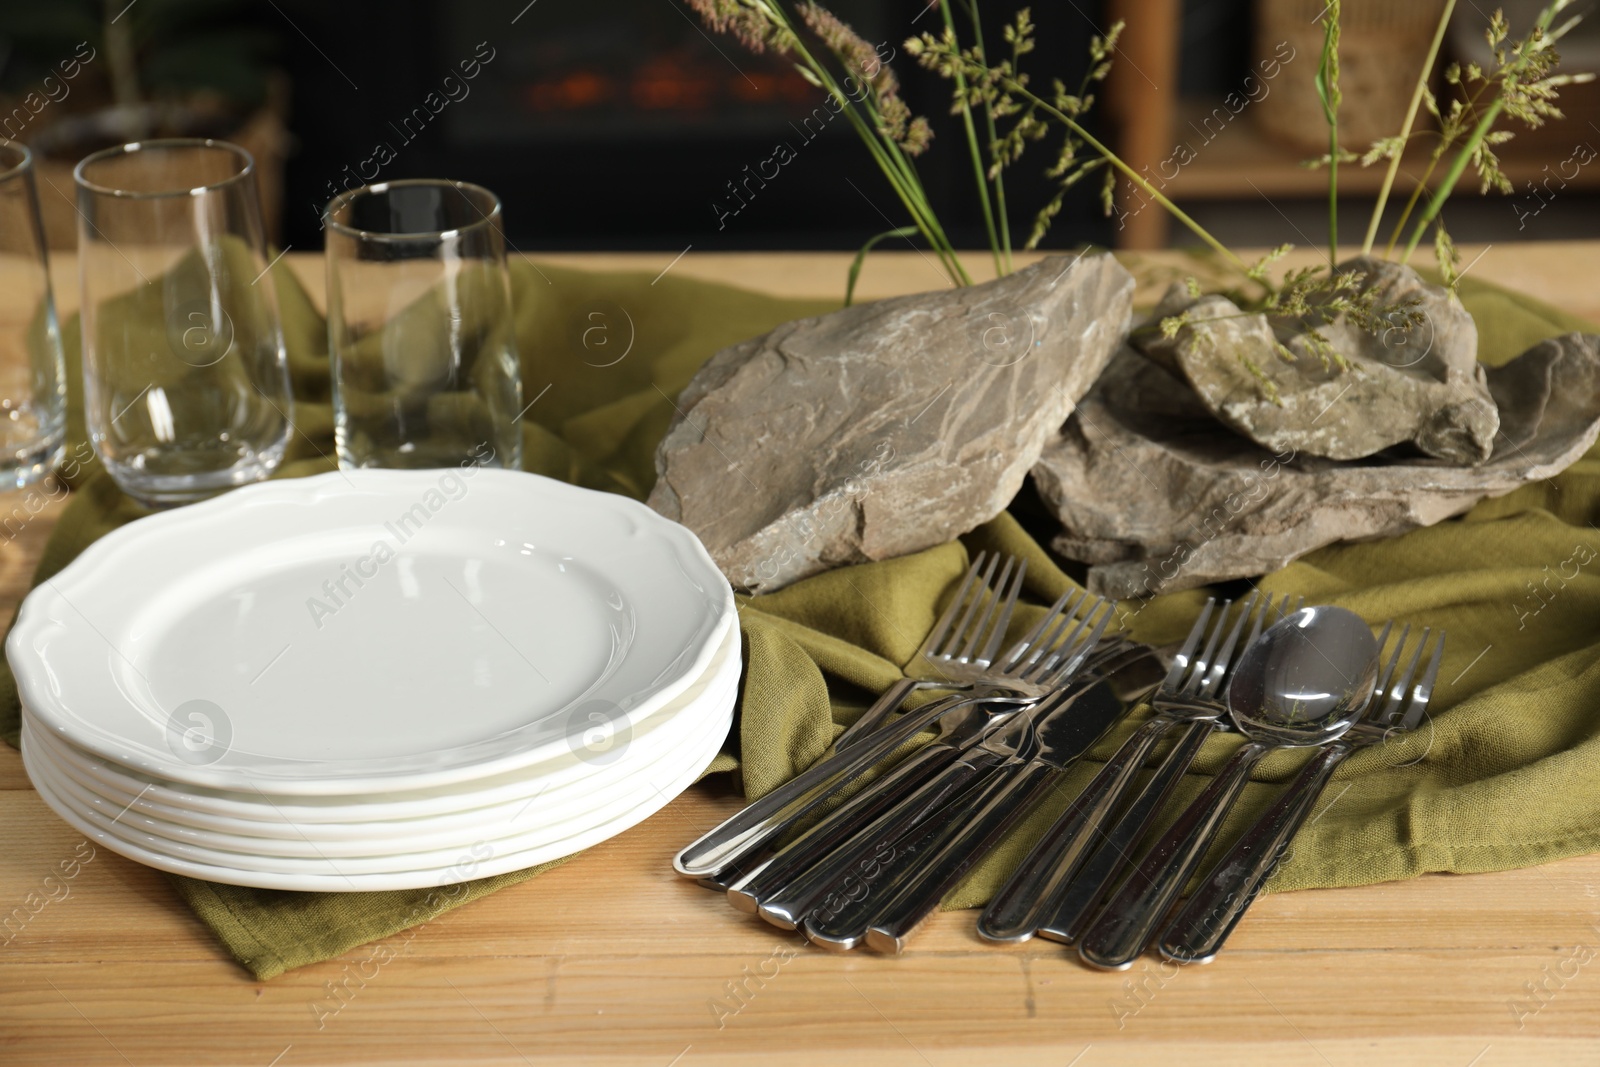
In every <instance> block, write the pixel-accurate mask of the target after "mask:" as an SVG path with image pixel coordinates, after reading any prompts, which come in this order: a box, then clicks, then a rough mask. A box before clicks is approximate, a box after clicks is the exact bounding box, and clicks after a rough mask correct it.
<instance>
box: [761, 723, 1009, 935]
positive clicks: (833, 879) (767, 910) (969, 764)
mask: <svg viewBox="0 0 1600 1067" xmlns="http://www.w3.org/2000/svg"><path fill="white" fill-rule="evenodd" d="M952 755H960V753H955V752H952ZM1000 758H1002V757H997V755H994V753H990V752H982V750H979V752H976V753H971V755H966V757H965V758H955V760H952V761H950V763H949V765H947V766H944V768H942V769H941V771H938V773H936V774H934V776H933V777H930V779H926V781H925V782H922V785H918V787H917V789H915V790H914V792H912V793H910V795H909V797H906V800H904V801H902V803H899V805H896V806H893V808H890V809H886V811H883V813H880V814H878V816H877V817H875V819H872V822H869V824H867V825H864V827H861V829H859V830H856V832H854V833H853V835H850V837H848V838H845V840H843V841H837V840H835V841H834V848H830V849H824V851H822V856H821V857H819V859H818V861H816V862H814V864H811V865H808V867H805V869H803V870H800V872H798V873H797V875H795V877H794V878H787V880H784V881H782V883H779V885H771V886H770V888H768V889H766V891H765V893H763V896H762V899H760V902H758V905H757V910H758V913H760V917H762V918H765V920H766V921H768V923H771V925H774V926H781V928H782V929H798V928H800V926H803V925H805V923H806V918H808V917H811V915H814V913H818V912H834V910H838V907H840V899H853V897H854V896H856V894H858V889H861V891H872V889H874V886H882V885H883V878H882V875H878V873H869V872H872V870H874V869H875V865H877V864H880V862H883V856H885V854H886V853H888V851H890V849H891V848H893V845H894V841H898V840H899V838H901V837H904V835H906V833H907V832H910V830H912V829H914V827H917V825H920V824H922V822H923V821H925V819H928V816H931V814H933V813H934V811H938V809H939V808H941V806H942V805H944V803H946V801H947V800H950V798H952V797H955V795H957V793H960V792H962V790H963V789H966V785H970V784H971V782H973V781H974V779H976V777H979V776H981V774H982V773H984V771H986V769H989V768H992V766H994V765H995V763H997V761H998V760H1000ZM875 857H877V859H875ZM760 873H765V869H763V870H762V872H760ZM774 881H776V880H774ZM862 933H866V926H864V925H862Z"/></svg>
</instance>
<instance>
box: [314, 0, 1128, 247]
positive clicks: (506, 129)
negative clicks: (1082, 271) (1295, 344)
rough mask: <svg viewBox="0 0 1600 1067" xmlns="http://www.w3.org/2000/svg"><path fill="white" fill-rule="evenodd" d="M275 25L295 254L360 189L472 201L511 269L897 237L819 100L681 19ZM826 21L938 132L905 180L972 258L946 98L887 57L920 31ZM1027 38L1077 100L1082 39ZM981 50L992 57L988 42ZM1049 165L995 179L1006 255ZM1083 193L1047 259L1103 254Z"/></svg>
mask: <svg viewBox="0 0 1600 1067" xmlns="http://www.w3.org/2000/svg"><path fill="white" fill-rule="evenodd" d="M524 5H526V6H524ZM283 6H284V10H285V12H286V13H287V14H288V15H289V16H290V17H291V18H292V19H293V20H294V21H295V22H296V23H297V24H298V25H299V26H300V27H301V28H302V29H304V31H305V34H306V35H308V36H309V38H310V39H309V40H307V38H306V37H305V36H301V35H299V34H288V35H285V37H284V40H285V43H286V45H287V46H288V55H287V57H286V58H287V60H288V62H289V65H290V67H291V70H292V73H293V76H294V83H295V103H294V118H293V123H292V125H293V128H294V129H295V131H296V133H297V137H298V142H299V143H298V151H297V153H296V155H295V156H294V157H293V158H292V160H291V163H290V169H289V186H288V196H287V201H288V206H287V209H286V212H287V216H288V217H287V220H286V226H285V236H286V239H287V240H288V241H290V242H291V243H293V244H294V245H295V246H296V247H315V246H316V245H317V244H319V243H320V239H321V238H320V233H319V232H318V230H319V227H318V210H319V208H320V206H321V205H322V204H323V203H325V202H326V200H327V199H328V198H329V197H330V196H331V195H332V194H333V193H334V192H337V191H338V190H339V189H341V188H343V187H345V186H346V185H353V184H360V183H361V182H363V181H365V180H370V179H371V178H372V176H373V175H378V176H379V177H381V178H403V177H422V176H429V177H436V176H450V177H458V178H463V179H467V180H470V181H475V182H479V183H481V184H483V185H486V186H488V187H489V188H491V189H493V190H495V191H496V192H497V193H499V194H500V195H501V198H502V200H503V201H504V202H505V205H506V219H507V232H508V235H509V236H510V237H511V239H512V240H513V241H514V242H515V243H516V244H517V246H518V247H519V248H521V249H523V250H525V251H535V250H539V249H550V250H557V249H661V250H672V251H681V250H682V249H684V248H685V247H686V246H688V245H690V244H691V243H692V244H693V245H694V247H695V248H697V249H701V250H711V249H745V248H838V249H854V248H857V247H859V246H860V245H861V243H862V242H863V241H865V240H866V239H867V238H868V237H870V236H872V235H873V234H875V233H879V232H881V231H883V230H887V229H890V228H892V227H895V226H900V225H903V224H905V223H906V222H908V221H909V219H908V217H907V216H906V214H905V212H904V210H903V208H901V206H900V205H899V203H898V202H897V201H896V199H895V197H894V194H893V192H892V191H891V189H890V188H889V186H888V185H887V183H886V182H885V181H884V180H883V178H882V176H881V175H880V174H879V173H878V172H877V170H876V168H875V166H874V165H873V164H872V162H871V160H870V158H869V157H868V155H867V153H866V151H865V150H864V149H863V147H862V146H861V144H860V143H859V141H858V140H857V139H856V136H855V134H854V133H853V131H851V130H850V129H849V127H848V124H847V122H846V120H845V119H843V118H841V117H836V116H835V115H834V114H833V113H832V112H831V111H830V110H829V109H828V108H827V107H826V104H827V97H826V94H825V93H824V92H823V91H822V90H821V89H819V88H817V87H815V86H812V85H811V84H809V83H808V82H807V81H806V80H805V79H803V78H802V77H801V76H800V75H799V74H798V73H797V72H796V71H795V70H794V68H793V66H792V65H791V64H790V63H789V62H788V61H787V60H784V59H782V58H779V57H775V56H771V55H753V54H751V53H750V52H749V51H747V50H746V49H745V48H743V47H742V46H741V45H740V44H739V43H738V42H737V41H734V40H732V39H730V38H727V37H723V36H718V35H711V34H709V33H708V32H706V31H704V30H703V28H702V26H701V24H700V22H699V20H698V18H697V17H695V16H694V15H693V13H692V12H691V11H690V10H689V9H688V8H687V7H686V6H685V5H683V4H682V3H681V2H680V0H603V2H600V3H594V2H585V0H535V2H534V3H531V4H528V3H527V0H493V2H491V0H399V2H397V3H395V4H392V5H387V6H386V7H385V11H386V12H387V14H386V15H385V16H384V17H383V18H382V19H381V20H377V21H374V20H373V19H371V18H370V13H369V12H368V11H366V10H356V11H346V10H344V9H343V8H340V7H325V6H321V5H312V4H310V3H308V2H307V0H295V2H293V3H285V4H284V5H283ZM830 6H831V8H832V9H833V10H834V11H835V12H836V13H837V14H839V15H840V16H841V17H843V18H845V19H846V20H847V21H849V22H850V23H851V24H852V25H853V26H854V27H855V28H856V29H857V30H858V31H859V32H860V33H861V35H862V36H863V37H865V38H866V39H867V40H868V41H870V42H872V43H873V44H879V43H880V42H881V43H882V45H883V49H884V51H883V54H886V55H887V54H894V55H895V56H896V57H897V58H896V59H895V60H894V61H893V67H894V69H895V71H896V73H897V74H898V75H899V76H900V78H901V80H902V82H903V83H904V85H905V96H906V99H907V100H908V102H909V103H910V104H911V106H912V107H913V109H914V110H916V111H917V112H918V113H921V114H926V115H928V117H929V118H930V119H931V120H932V121H934V122H935V126H936V132H937V137H936V139H935V144H934V147H933V149H932V150H930V152H929V153H927V154H926V155H924V156H923V157H922V158H921V159H920V160H919V161H918V166H919V169H920V171H921V173H922V176H923V180H924V182H925V183H926V185H927V187H928V189H929V191H930V195H931V196H932V198H933V200H934V202H935V205H936V207H937V209H938V210H939V212H940V214H941V217H942V218H943V219H944V221H945V224H946V228H947V229H948V230H950V231H951V232H952V235H953V236H954V238H955V239H956V241H957V242H958V243H959V244H965V245H969V246H981V245H983V244H984V241H985V239H984V235H983V231H982V229H981V219H980V218H979V216H978V215H977V214H976V213H975V211H974V210H972V207H971V204H972V199H973V196H972V181H973V179H972V172H971V163H970V160H969V159H968V156H967V153H966V148H965V144H964V143H963V141H962V135H961V132H960V128H959V127H958V126H957V125H956V124H955V121H954V120H953V119H951V118H950V116H949V115H948V110H949V96H948V87H947V85H946V83H944V82H942V81H940V80H939V79H938V78H937V77H934V76H933V75H931V74H928V73H927V72H924V71H921V70H918V69H917V68H916V67H915V65H914V64H913V63H912V62H910V59H909V57H908V56H906V55H905V54H904V51H903V47H902V44H903V42H904V40H905V38H906V37H907V36H909V35H911V34H912V33H914V32H917V31H919V30H921V29H924V28H935V27H936V25H937V23H938V21H939V15H938V12H937V11H936V10H935V11H931V12H930V11H927V10H926V9H925V6H924V3H923V0H839V2H836V3H834V4H832V5H830ZM1086 10H1091V9H1087V8H1086ZM994 13H995V14H996V15H997V16H998V15H1002V14H1009V13H1010V12H1009V11H1008V10H1007V11H1001V9H1000V8H999V7H996V8H995V10H994ZM1035 18H1036V20H1037V21H1039V22H1040V23H1041V26H1040V45H1039V49H1038V51H1037V52H1035V53H1034V54H1033V55H1032V56H1029V57H1028V59H1029V60H1030V61H1031V69H1032V70H1033V71H1034V76H1035V78H1036V79H1038V80H1039V81H1040V82H1041V83H1042V84H1046V85H1047V84H1048V82H1049V79H1050V78H1051V77H1062V78H1065V79H1068V80H1072V81H1075V80H1076V78H1077V77H1078V76H1079V75H1080V74H1081V71H1082V67H1083V64H1084V62H1085V59H1084V52H1085V48H1086V42H1087V39H1088V36H1089V34H1091V33H1092V32H1094V30H1093V28H1092V27H1091V26H1090V24H1089V22H1088V20H1087V19H1086V18H1085V17H1084V15H1082V14H1080V13H1079V12H1077V11H1075V10H1073V9H1072V7H1071V5H1065V6H1062V7H1061V8H1060V9H1059V10H1056V9H1052V10H1050V11H1048V12H1046V11H1036V12H1035ZM986 32H987V33H988V34H989V36H990V37H991V39H992V40H993V41H999V40H1000V26H999V25H998V24H996V25H995V26H994V27H993V28H992V29H990V30H987V31H986ZM889 50H892V53H891V52H890V51H889ZM1047 153H1048V149H1045V148H1042V147H1041V148H1040V149H1039V150H1038V151H1037V154H1036V155H1034V156H1033V157H1032V158H1030V159H1027V160H1025V161H1024V162H1023V164H1022V165H1021V166H1020V167H1019V169H1018V171H1017V173H1016V174H1015V175H1014V176H1013V178H1012V183H1011V184H1012V189H1013V194H1014V195H1013V202H1014V203H1015V204H1017V205H1018V207H1017V209H1016V210H1015V211H1014V212H1013V231H1014V234H1015V236H1016V239H1017V240H1018V241H1019V242H1020V240H1021V239H1022V238H1024V237H1025V236H1026V234H1027V230H1028V226H1029V224H1030V222H1031V218H1032V212H1033V211H1034V210H1036V209H1037V207H1038V206H1039V204H1041V203H1043V201H1044V200H1045V199H1046V198H1047V196H1048V188H1047V187H1046V185H1045V184H1044V182H1043V181H1042V180H1040V179H1039V177H1038V176H1039V174H1040V172H1041V171H1042V170H1043V168H1044V167H1045V166H1046V165H1048V163H1049V161H1050V159H1049V156H1048V154H1047ZM1094 193H1095V190H1093V189H1086V190H1083V192H1082V195H1081V196H1079V197H1078V198H1077V199H1076V201H1075V202H1073V203H1072V204H1071V205H1069V208H1068V210H1067V211H1065V212H1064V213H1063V215H1062V218H1061V219H1060V221H1059V222H1058V223H1057V226H1056V228H1055V230H1054V231H1053V233H1052V237H1051V241H1050V243H1051V244H1053V245H1056V246H1060V245H1066V244H1071V243H1074V242H1077V241H1082V240H1097V241H1105V240H1106V239H1107V237H1108V236H1109V228H1108V227H1107V225H1106V224H1105V221H1104V220H1103V219H1101V218H1100V217H1099V215H1098V212H1097V210H1096V209H1095V207H1094V199H1095V197H1094ZM901 247H905V245H904V244H903V243H902V244H901Z"/></svg>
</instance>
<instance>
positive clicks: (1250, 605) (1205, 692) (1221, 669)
mask: <svg viewBox="0 0 1600 1067" xmlns="http://www.w3.org/2000/svg"><path fill="white" fill-rule="evenodd" d="M1260 599H1261V594H1260V591H1259V590H1256V591H1252V592H1251V594H1250V595H1249V596H1247V597H1245V598H1244V600H1243V601H1242V603H1241V606H1240V609H1239V617H1238V619H1236V620H1234V624H1233V629H1232V630H1229V631H1228V639H1227V640H1226V641H1224V642H1223V643H1222V647H1221V648H1220V649H1218V650H1217V654H1216V657H1215V658H1214V659H1212V661H1211V662H1210V664H1208V666H1207V669H1206V677H1205V680H1204V681H1203V682H1201V684H1200V687H1199V690H1198V691H1197V693H1196V695H1197V696H1200V697H1204V698H1208V699H1209V698H1210V697H1213V696H1215V695H1216V692H1217V686H1219V685H1220V684H1221V683H1222V679H1223V676H1225V675H1226V674H1227V673H1228V663H1229V661H1231V660H1232V659H1233V650H1234V648H1235V646H1237V645H1238V643H1239V634H1240V632H1241V631H1242V630H1243V629H1244V624H1245V620H1246V619H1248V618H1250V615H1251V613H1252V612H1254V611H1255V610H1256V604H1257V603H1258V602H1259V600H1260ZM1268 603H1271V600H1270V598H1269V600H1268Z"/></svg>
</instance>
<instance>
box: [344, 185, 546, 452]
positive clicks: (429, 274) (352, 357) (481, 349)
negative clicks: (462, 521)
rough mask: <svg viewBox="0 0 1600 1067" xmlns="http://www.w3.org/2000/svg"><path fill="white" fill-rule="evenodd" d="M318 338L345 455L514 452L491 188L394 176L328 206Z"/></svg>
mask: <svg viewBox="0 0 1600 1067" xmlns="http://www.w3.org/2000/svg"><path fill="white" fill-rule="evenodd" d="M325 221H326V224H327V257H326V258H327V264H328V349H329V352H330V354H331V356H332V359H333V410H334V426H335V441H336V442H337V444H338V450H339V463H340V465H341V466H345V467H408V468H417V467H453V466H459V465H461V464H464V463H472V464H478V465H482V466H493V467H509V468H512V469H516V468H518V467H520V466H521V465H522V435H521V431H520V430H519V429H518V427H517V421H518V419H519V418H520V417H521V415H522V378H521V372H520V368H519V365H518V362H517V342H516V334H515V329H514V323H513V321H512V312H511V282H510V277H509V275H508V273H507V271H506V252H505V237H504V235H503V233H502V232H501V229H500V201H499V200H498V199H497V198H496V197H495V195H494V194H493V193H491V192H489V190H487V189H484V188H481V187H480V186H476V185H470V184H468V183H466V182H454V181H433V180H417V181H394V182H386V183H384V184H381V185H369V186H364V187H363V188H360V189H353V190H351V191H349V192H346V193H342V194H340V195H339V196H338V197H337V198H335V199H334V201H333V202H332V203H330V204H329V205H328V209H327V215H326V219H325Z"/></svg>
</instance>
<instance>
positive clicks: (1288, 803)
mask: <svg viewBox="0 0 1600 1067" xmlns="http://www.w3.org/2000/svg"><path fill="white" fill-rule="evenodd" d="M1410 632H1411V627H1410V626H1407V627H1406V628H1405V629H1404V630H1402V631H1401V632H1400V637H1399V639H1398V640H1397V641H1396V642H1395V646H1394V651H1393V653H1392V654H1391V655H1390V657H1389V662H1388V665H1387V666H1386V667H1385V668H1384V670H1383V672H1382V673H1381V674H1380V675H1379V677H1378V682H1377V685H1376V686H1375V687H1374V689H1373V696H1372V699H1371V702H1370V703H1369V704H1368V706H1367V714H1366V715H1364V716H1363V717H1362V720H1361V721H1360V722H1358V723H1357V724H1356V725H1354V726H1352V727H1351V728H1350V731H1349V732H1348V733H1346V734H1345V735H1344V737H1342V738H1341V739H1340V740H1338V741H1336V742H1334V743H1333V744H1331V745H1327V746H1324V747H1323V748H1322V749H1321V750H1319V751H1318V753H1317V755H1316V756H1315V757H1313V758H1312V759H1311V761H1310V762H1308V763H1307V764H1306V765H1305V766H1304V767H1302V768H1301V769H1300V773H1299V774H1297V775H1296V776H1295V777H1294V779H1293V780H1292V781H1291V782H1290V783H1289V786H1288V788H1286V789H1285V790H1284V792H1283V793H1282V795H1280V796H1279V797H1278V799H1277V800H1276V801H1275V802H1274V803H1273V805H1272V807H1270V808H1268V809H1267V810H1266V812H1264V813H1263V814H1262V815H1261V817H1260V818H1259V819H1257V820H1256V821H1255V823H1254V824H1253V825H1252V826H1251V827H1250V828H1249V829H1248V830H1246V831H1245V832H1244V834H1243V835H1242V836H1241V837H1240V838H1239V840H1238V841H1237V842H1235V843H1234V845H1233V847H1232V848H1230V849H1229V850H1228V852H1227V853H1226V854H1225V855H1224V856H1223V857H1222V858H1221V859H1220V860H1218V861H1217V865H1216V867H1215V868H1213V869H1212V871H1211V873H1210V874H1209V875H1207V877H1206V880H1205V882H1203V883H1202V884H1201V886H1200V888H1199V889H1197V890H1196V891H1195V893H1194V895H1193V896H1192V897H1190V898H1189V900H1188V902H1187V903H1186V904H1184V906H1183V909H1182V910H1181V911H1180V912H1179V913H1178V915H1177V918H1175V919H1174V920H1173V921H1172V924H1171V925H1170V926H1168V927H1167V929H1166V931H1165V932H1164V933H1163V934H1162V936H1161V939H1160V945H1159V947H1160V950H1161V954H1162V955H1163V956H1165V957H1167V958H1168V959H1170V960H1175V961H1177V962H1179V963H1210V962H1211V961H1212V960H1213V959H1214V958H1216V955H1217V953H1218V952H1219V951H1221V949H1222V945H1223V943H1224V942H1225V941H1227V939H1228V935H1229V934H1231V933H1232V932H1233V928H1234V927H1235V926H1237V925H1239V920H1240V919H1241V918H1243V917H1244V913H1245V912H1246V911H1248V910H1249V908H1250V905H1251V904H1252V903H1253V902H1254V901H1255V898H1256V896H1257V894H1259V893H1260V892H1261V887H1262V886H1263V885H1265V884H1266V881H1267V879H1268V878H1269V877H1271V875H1272V872H1273V870H1274V869H1275V868H1276V867H1277V865H1278V860H1279V859H1280V858H1281V857H1282V855H1283V852H1284V850H1285V849H1286V848H1287V847H1288V845H1289V842H1290V840H1292V839H1293V837H1294V835H1295V833H1296V832H1298V831H1299V829H1300V827H1301V825H1303V824H1304V822H1305V820H1306V818H1307V816H1309V815H1310V814H1311V809H1312V808H1313V807H1315V806H1316V800H1317V797H1318V796H1319V795H1320V794H1321V793H1322V790H1323V789H1324V788H1325V787H1326V786H1327V784H1328V780H1329V779H1330V778H1331V777H1332V776H1333V772H1334V769H1335V768H1337V767H1338V766H1339V764H1340V763H1342V762H1343V761H1344V759H1345V757H1347V756H1349V755H1350V753H1352V752H1354V751H1355V750H1356V749H1357V748H1359V747H1362V746H1365V745H1374V744H1379V743H1381V742H1383V741H1384V740H1386V739H1387V738H1389V737H1390V736H1392V735H1393V734H1394V733H1396V732H1406V731H1410V730H1414V729H1416V727H1417V724H1418V723H1420V722H1421V721H1422V716H1423V715H1424V714H1425V713H1426V712H1427V710H1428V702H1429V701H1430V700H1431V699H1432V698H1433V687H1434V683H1435V682H1436V681H1438V678H1439V661H1440V659H1441V658H1442V657H1443V655H1444V639H1445V632H1444V631H1443V630H1440V631H1439V632H1438V633H1437V634H1434V635H1433V637H1432V640H1433V653H1432V655H1431V656H1429V658H1428V665H1427V667H1426V668H1424V670H1423V673H1422V678H1421V680H1419V681H1417V682H1416V684H1415V685H1414V686H1413V684H1412V681H1413V679H1415V678H1416V671H1417V665H1418V664H1419V663H1420V662H1421V661H1422V657H1423V654H1424V652H1425V651H1426V650H1427V647H1428V642H1429V634H1430V631H1429V630H1428V629H1424V630H1423V631H1422V636H1421V637H1420V638H1419V639H1418V641H1417V643H1416V646H1415V649H1414V651H1413V652H1412V654H1411V659H1410V662H1408V663H1407V664H1406V667H1405V670H1404V672H1402V673H1400V674H1398V675H1397V674H1396V671H1397V669H1398V667H1399V664H1400V660H1401V656H1402V653H1403V652H1404V650H1405V647H1406V639H1407V637H1408V636H1409V635H1410ZM1388 634H1389V624H1385V626H1384V629H1383V636H1382V637H1380V638H1379V647H1380V648H1381V647H1382V645H1383V639H1384V638H1386V637H1387V636H1388ZM1408 690H1409V692H1410V695H1409V697H1408V696H1407V695H1406V694H1407V691H1408ZM1385 695H1387V699H1384V697H1385Z"/></svg>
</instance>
